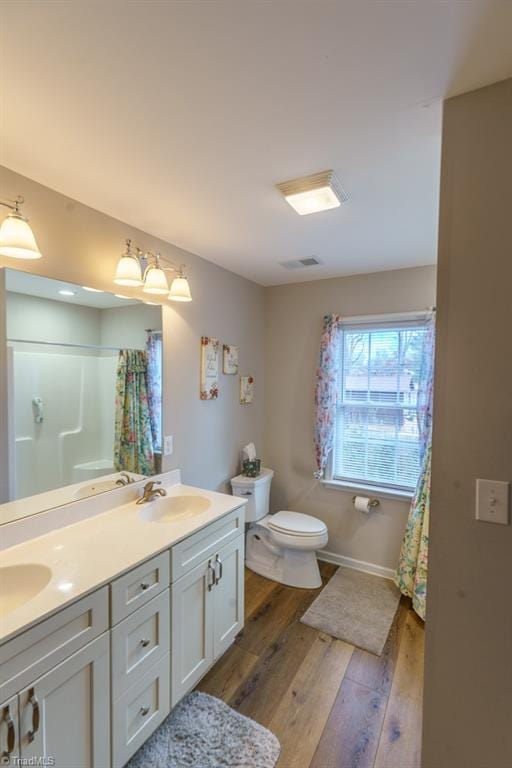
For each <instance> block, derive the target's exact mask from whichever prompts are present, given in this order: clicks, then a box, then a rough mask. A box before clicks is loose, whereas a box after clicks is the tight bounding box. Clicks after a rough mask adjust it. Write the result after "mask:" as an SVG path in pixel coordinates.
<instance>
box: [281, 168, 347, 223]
mask: <svg viewBox="0 0 512 768" xmlns="http://www.w3.org/2000/svg"><path fill="white" fill-rule="evenodd" d="M276 186H277V189H278V190H279V191H280V192H281V193H282V195H283V196H284V199H285V200H286V202H287V203H289V205H291V207H292V208H293V209H294V210H295V211H297V213H298V214H300V215H301V216H306V215H307V214H309V213H318V212H319V211H328V210H329V209H330V208H339V206H340V205H341V203H344V202H345V201H346V200H348V195H347V193H346V192H345V190H344V189H343V187H342V186H341V183H340V181H339V179H338V178H337V176H336V174H335V173H334V171H322V172H321V173H313V174H312V175H311V176H301V177H300V178H298V179H292V180H291V181H283V182H282V183H281V184H277V185H276Z"/></svg>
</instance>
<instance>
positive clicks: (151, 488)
mask: <svg viewBox="0 0 512 768" xmlns="http://www.w3.org/2000/svg"><path fill="white" fill-rule="evenodd" d="M155 485H161V483H160V480H150V481H149V483H146V485H145V486H144V489H143V491H142V496H141V497H140V499H137V504H145V503H146V502H147V501H153V500H154V499H156V497H157V496H167V491H166V490H165V488H155Z"/></svg>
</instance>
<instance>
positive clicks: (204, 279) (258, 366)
mask: <svg viewBox="0 0 512 768" xmlns="http://www.w3.org/2000/svg"><path fill="white" fill-rule="evenodd" d="M18 194H23V195H24V196H25V198H26V201H27V202H26V205H25V213H26V215H27V216H29V218H30V223H31V226H32V228H33V231H34V233H35V235H36V237H37V242H38V245H39V248H40V249H41V251H42V253H43V254H44V258H43V259H40V260H38V261H30V262H24V261H15V260H13V259H7V258H4V257H0V266H8V267H11V268H16V269H21V270H24V271H28V272H33V273H36V274H39V275H45V276H47V277H53V278H60V279H63V280H68V281H70V282H74V283H78V284H81V285H89V286H92V287H95V288H101V289H104V290H107V291H115V290H116V289H115V287H114V285H113V283H112V278H113V275H114V272H115V267H116V263H117V260H118V258H119V255H120V253H121V252H122V250H123V246H124V240H125V238H127V237H131V238H132V239H133V240H134V241H135V242H136V243H137V244H139V245H140V246H141V247H142V248H145V249H150V250H153V251H157V250H161V251H162V254H163V256H164V257H166V258H167V259H168V260H169V261H174V262H175V263H181V262H184V263H186V265H187V274H188V276H189V279H190V285H191V290H192V292H193V299H194V300H193V302H192V303H191V304H176V303H172V302H167V303H165V302H164V303H165V307H164V312H163V332H164V347H165V352H164V355H165V370H164V434H171V435H174V446H175V448H174V455H173V456H171V457H169V458H167V459H165V467H164V468H165V469H171V468H173V467H180V468H181V469H182V471H183V477H184V480H185V481H186V482H190V483H196V484H199V485H203V486H205V487H207V488H214V489H226V488H227V485H226V481H227V480H229V478H230V477H231V476H232V475H233V474H234V473H235V471H236V470H237V464H238V454H239V450H240V448H241V447H242V446H243V445H244V444H245V443H246V442H247V441H249V440H254V441H256V443H257V444H258V445H260V446H261V445H262V434H263V386H264V381H263V357H264V354H263V343H264V317H263V313H264V289H263V288H261V287H260V286H258V285H255V284H254V283H251V282H249V281H248V280H245V279H243V278H241V277H238V276H237V275H234V274H233V273H231V272H228V271H227V270H224V269H221V268H220V267H217V266H215V265H214V264H211V263H210V262H207V261H205V260H204V259H201V258H199V257H198V256H195V255H194V254H191V253H188V252H186V251H183V250H180V249H179V248H177V247H175V246H173V245H170V244H168V243H165V242H163V241H160V240H158V239H157V238H154V237H152V236H150V235H148V234H145V233H144V232H141V231H139V230H136V229H134V228H133V227H130V226H128V225H127V224H124V223H122V222H120V221H117V220H115V219H112V218H110V217H109V216H106V215H104V214H102V213H100V212H98V211H95V210H93V209H92V208H88V207H86V206H84V205H81V204H80V203H77V202H76V201H73V200H71V199H69V198H67V197H64V196H63V195H60V194H58V193H57V192H54V191H53V190H50V189H48V188H46V187H43V186H41V185H40V184H37V183H35V182H33V181H31V180H29V179H26V178H24V177H22V176H19V175H17V174H15V173H13V172H12V171H10V170H7V169H5V168H0V197H10V198H13V197H15V196H16V195H18ZM169 215H172V211H171V212H169ZM197 226H198V227H200V226H201V222H200V221H198V222H197ZM122 292H123V293H125V294H127V295H136V296H139V297H140V296H141V295H142V294H141V293H140V291H139V290H130V289H125V288H123V290H122ZM2 313H3V308H2V307H0V331H1V326H2V322H3V321H2ZM201 335H210V336H217V337H218V338H219V339H220V340H221V341H224V342H227V343H230V344H237V345H238V346H239V348H240V363H241V373H249V374H252V375H253V376H254V377H255V379H256V394H255V401H254V403H253V404H252V405H245V406H242V405H240V404H239V398H238V377H237V376H224V375H221V380H220V396H219V399H218V400H217V401H210V402H201V401H200V400H199V351H200V346H199V340H200V336H201ZM1 354H2V353H1V352H0V355H1ZM0 362H1V360H0ZM1 379H2V376H1V373H0V386H1V383H2V381H1ZM0 419H3V423H0V434H1V435H4V434H5V414H3V413H2V411H1V406H0ZM0 440H1V438H0ZM4 450H5V446H3V447H2V444H0V458H2V456H3V451H4ZM0 479H1V478H0ZM0 498H2V488H0Z"/></svg>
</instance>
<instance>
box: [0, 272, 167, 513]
mask: <svg viewBox="0 0 512 768" xmlns="http://www.w3.org/2000/svg"><path fill="white" fill-rule="evenodd" d="M2 300H3V303H4V306H5V320H6V322H5V327H6V332H5V339H2V340H0V341H1V342H2V343H3V344H4V345H6V361H7V382H8V383H7V392H6V393H3V392H2V393H0V396H2V397H5V398H6V399H7V413H8V419H9V426H8V457H9V459H8V466H7V467H2V468H0V472H3V473H6V477H3V478H2V480H3V481H4V482H3V483H2V485H3V487H6V488H7V498H6V499H4V501H7V502H8V503H7V504H4V505H3V506H0V523H1V522H7V521H8V520H12V519H16V518H18V517H21V516H26V515H27V514H32V513H33V512H38V511H41V510H42V509H48V508H51V507H54V506H60V505H61V504H66V503H69V502H71V501H75V500H77V499H81V498H85V497H87V496H91V495H94V494H97V493H101V492H103V491H107V490H112V489H113V488H115V487H117V486H120V485H124V484H127V483H128V482H131V481H134V480H140V479H142V478H143V477H145V476H148V475H152V474H155V473H158V472H160V471H161V456H162V430H161V421H162V417H161V413H162V308H161V306H160V305H155V304H151V303H146V302H143V301H139V300H137V299H132V298H125V297H122V296H120V295H115V294H111V293H107V292H104V291H97V290H92V289H90V288H87V287H83V286H78V285H73V284H69V283H64V282H61V281H58V280H52V279H49V278H45V277H40V276H37V275H31V274H28V273H26V272H18V271H16V270H12V269H5V292H4V296H3V297H2ZM21 499H24V500H26V501H25V502H23V503H20V502H19V500H21Z"/></svg>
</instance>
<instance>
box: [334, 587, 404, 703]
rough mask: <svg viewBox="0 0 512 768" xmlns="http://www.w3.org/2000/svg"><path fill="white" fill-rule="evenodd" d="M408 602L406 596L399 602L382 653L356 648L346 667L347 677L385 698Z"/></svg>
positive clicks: (393, 671)
mask: <svg viewBox="0 0 512 768" xmlns="http://www.w3.org/2000/svg"><path fill="white" fill-rule="evenodd" d="M409 603H410V601H407V600H406V598H403V600H402V601H401V602H400V605H399V606H398V610H397V612H396V615H395V620H394V621H393V625H392V627H391V630H390V632H389V635H388V639H387V641H386V645H385V646H384V650H383V651H382V655H381V656H375V654H373V653H368V651H363V650H362V649H361V648H356V649H355V650H354V653H353V654H352V658H351V659H350V664H349V666H348V669H347V677H348V678H350V679H351V680H353V681H354V682H356V683H360V684H361V685H365V686H366V687H367V688H371V689H372V690H374V691H379V692H380V693H383V694H384V695H385V696H386V698H387V697H388V696H389V691H390V690H391V683H392V681H393V675H394V673H395V666H396V660H397V657H398V648H399V644H400V637H401V633H402V630H403V627H404V624H405V620H406V618H407V611H408V605H409Z"/></svg>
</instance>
